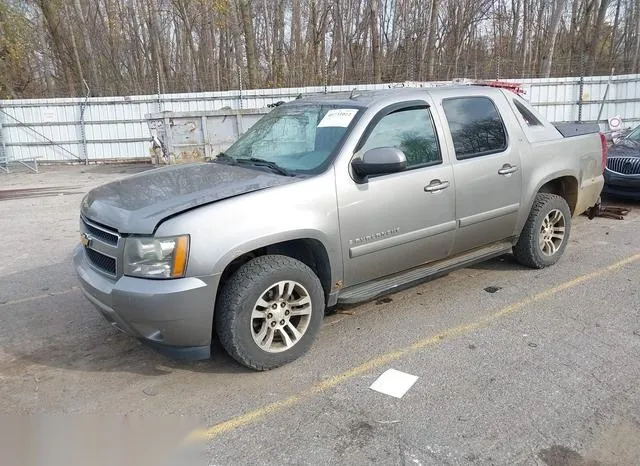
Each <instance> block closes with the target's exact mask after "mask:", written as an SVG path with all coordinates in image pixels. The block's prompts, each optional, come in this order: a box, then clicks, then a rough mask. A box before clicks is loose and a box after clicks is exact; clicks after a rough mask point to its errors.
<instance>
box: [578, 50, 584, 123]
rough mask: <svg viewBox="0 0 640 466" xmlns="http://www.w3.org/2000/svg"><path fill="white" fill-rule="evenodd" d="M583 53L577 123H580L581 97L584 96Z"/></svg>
mask: <svg viewBox="0 0 640 466" xmlns="http://www.w3.org/2000/svg"><path fill="white" fill-rule="evenodd" d="M584 66H585V64H584V53H583V54H582V56H581V57H580V86H579V89H578V92H579V94H580V95H579V96H578V122H581V121H582V96H583V94H584Z"/></svg>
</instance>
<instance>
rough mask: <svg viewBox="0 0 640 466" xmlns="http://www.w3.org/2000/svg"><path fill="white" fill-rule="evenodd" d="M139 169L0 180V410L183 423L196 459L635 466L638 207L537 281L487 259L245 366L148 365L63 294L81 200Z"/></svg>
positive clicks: (64, 170) (584, 240)
mask: <svg viewBox="0 0 640 466" xmlns="http://www.w3.org/2000/svg"><path fill="white" fill-rule="evenodd" d="M146 168H148V167H145V166H106V167H100V166H89V167H84V166H72V167H52V168H48V167H44V168H42V169H41V171H40V173H38V174H31V173H25V172H17V173H11V174H9V175H5V174H0V218H1V219H2V220H1V223H0V225H1V229H2V233H3V237H4V238H5V247H8V248H9V253H8V254H5V257H4V259H3V260H2V261H1V262H0V412H3V413H5V414H11V415H15V414H43V413H46V414H66V413H73V414H93V415H100V416H115V417H116V419H117V418H120V417H121V416H122V415H136V416H137V415H141V416H143V417H144V418H147V419H149V418H156V417H157V416H160V417H161V418H162V419H165V420H167V419H169V420H174V419H175V420H176V423H178V419H189V420H192V421H193V422H194V423H197V424H198V425H200V426H202V427H203V429H200V430H196V431H195V434H194V438H195V441H196V443H198V444H199V445H201V446H202V447H205V448H206V460H207V461H208V462H209V463H210V464H278V463H286V464H318V463H328V464H368V463H373V462H376V463H381V464H415V465H427V464H540V465H543V464H548V465H608V464H623V465H627V464H628V465H636V464H640V444H639V443H638V438H640V385H639V382H640V292H639V291H638V289H639V286H638V285H639V284H640V278H639V277H640V256H638V254H639V253H640V240H639V239H638V231H640V214H639V212H640V211H639V210H638V209H636V210H633V211H632V212H631V214H629V216H628V217H627V218H626V219H625V220H624V221H616V220H610V219H605V218H597V219H594V220H592V221H589V220H587V219H586V218H585V217H580V218H578V219H576V220H575V223H574V230H573V232H572V239H571V243H570V244H569V247H568V248H567V251H566V253H565V256H564V257H563V259H562V260H561V261H560V262H559V263H558V264H557V265H556V266H554V267H551V268H549V269H545V270H528V269H525V268H523V267H520V266H519V265H517V264H515V263H514V261H513V260H512V258H511V257H510V256H504V257H501V258H498V259H495V260H493V261H490V262H487V263H484V264H479V265H477V266H474V267H472V268H467V269H463V270H459V271H456V272H455V273H452V274H450V275H448V276H446V277H443V278H441V279H438V280H434V281H432V282H429V283H426V284H423V285H420V286H418V287H415V288H411V289H409V290H405V291H403V292H400V293H396V294H394V295H391V296H389V297H388V298H384V299H381V300H378V301H375V302H371V303H367V304H363V305H360V306H354V307H349V308H345V309H340V310H339V311H338V312H337V313H336V314H333V315H331V316H328V317H326V318H325V322H324V326H323V328H322V330H321V333H320V336H319V339H318V341H317V343H316V344H315V346H314V348H313V349H312V351H311V352H310V353H309V354H308V355H306V356H305V357H303V358H302V359H300V360H299V361H296V362H294V363H292V364H290V365H288V366H286V367H283V368H281V369H278V370H274V371H271V372H267V373H253V372H250V371H247V370H245V369H243V368H241V367H239V366H238V365H237V364H235V363H234V362H233V361H232V360H231V359H230V358H229V357H227V356H226V355H225V354H224V353H223V352H222V350H221V349H220V347H219V345H217V344H214V352H215V355H214V356H213V358H212V360H210V361H204V362H194V363H182V362H176V361H171V360H169V359H166V358H165V357H163V356H161V355H159V354H157V353H155V352H154V351H153V350H151V349H149V348H147V347H146V346H144V345H141V344H140V343H138V342H137V341H136V340H134V339H132V338H130V337H128V336H126V335H123V334H120V333H117V332H116V331H115V330H113V329H112V328H111V327H110V326H109V325H108V324H107V323H106V322H104V321H103V319H102V318H101V317H100V316H99V314H98V313H97V312H96V311H95V310H94V309H93V308H92V306H91V305H90V304H89V303H88V301H86V299H85V298H83V297H82V296H81V294H80V292H79V290H78V288H77V283H76V280H75V276H74V271H73V267H72V264H71V251H72V249H73V247H74V246H75V244H76V243H77V240H78V225H77V224H78V206H79V203H80V200H81V198H82V194H83V193H84V192H86V191H87V190H88V189H90V188H91V187H93V186H96V185H98V184H101V183H104V182H107V181H110V180H114V179H117V178H120V177H122V176H125V175H126V174H129V173H133V172H136V171H139V170H141V169H146ZM27 188H38V189H39V191H31V192H29V193H27V192H24V191H23V192H21V193H20V195H21V196H27V197H21V198H16V196H18V193H16V191H13V193H9V192H8V190H17V189H27ZM615 203H616V204H621V202H618V201H616V202H615ZM629 205H630V206H631V207H632V208H633V207H637V206H638V205H635V206H634V205H632V204H629ZM620 261H622V262H620ZM612 264H615V265H613V266H612ZM489 287H496V288H499V290H498V291H497V292H495V293H489V292H487V291H485V289H486V288H489ZM389 368H394V369H397V370H401V371H404V372H407V373H409V374H413V375H416V376H418V377H419V379H418V381H417V382H416V384H415V385H414V386H413V387H412V388H411V389H410V390H409V391H408V393H407V394H406V395H405V396H404V397H403V398H401V399H396V398H392V397H389V396H387V395H383V394H381V393H378V392H375V391H372V390H370V389H369V388H368V387H369V386H370V385H371V383H372V382H373V381H374V380H375V379H376V378H377V377H378V376H380V374H382V373H383V372H384V371H385V370H387V369H389ZM178 416H180V418H178ZM72 419H75V418H72ZM194 425H195V424H194ZM178 430H179V429H178ZM0 431H1V429H0ZM186 431H188V429H187V430H186ZM186 431H185V432H186ZM180 432H181V435H184V432H183V431H182V430H180ZM176 435H177V434H176ZM77 448H78V449H80V447H79V446H78V447H77ZM153 448H154V449H156V450H158V447H157V445H156V447H153ZM0 451H2V448H0ZM3 463H4V464H9V463H5V462H3ZM34 464H36V463H34ZM37 464H40V463H37Z"/></svg>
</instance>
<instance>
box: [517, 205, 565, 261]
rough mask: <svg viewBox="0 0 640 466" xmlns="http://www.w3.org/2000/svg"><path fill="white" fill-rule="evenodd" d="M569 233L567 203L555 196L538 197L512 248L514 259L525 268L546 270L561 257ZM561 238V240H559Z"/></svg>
mask: <svg viewBox="0 0 640 466" xmlns="http://www.w3.org/2000/svg"><path fill="white" fill-rule="evenodd" d="M554 221H555V223H554ZM570 233H571V211H570V210H569V206H568V205H567V202H566V201H565V200H564V199H563V198H562V197H560V196H557V195H555V194H548V193H538V194H537V195H536V198H535V200H534V202H533V206H532V207H531V212H530V213H529V217H528V218H527V221H526V223H525V224H524V228H523V229H522V232H521V233H520V237H519V238H518V242H517V243H516V245H515V246H514V247H513V255H514V256H515V258H516V260H517V261H518V262H519V263H520V264H522V265H525V266H527V267H531V268H534V269H542V268H544V267H548V266H550V265H553V264H555V263H556V262H558V259H560V257H561V256H562V253H563V252H564V250H565V248H566V247H567V243H568V242H569V235H570ZM561 234H562V238H559V236H560V235H561Z"/></svg>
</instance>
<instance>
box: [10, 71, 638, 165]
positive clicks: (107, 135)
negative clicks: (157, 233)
mask: <svg viewBox="0 0 640 466" xmlns="http://www.w3.org/2000/svg"><path fill="white" fill-rule="evenodd" d="M609 80H610V86H609V90H608V92H607V95H606V100H605V103H604V106H603V108H602V112H601V117H600V122H601V123H606V119H607V118H610V117H614V116H620V117H621V118H622V119H623V121H624V122H625V124H626V125H627V126H633V125H636V124H638V123H639V122H640V75H623V76H613V77H611V78H609V77H607V76H599V77H598V76H596V77H586V78H584V81H583V84H582V88H583V93H582V105H579V101H580V88H581V84H580V78H550V79H524V80H518V79H512V80H505V81H511V82H517V83H521V84H522V87H523V89H524V90H525V91H526V94H525V95H524V97H525V98H526V99H528V100H529V101H530V102H531V103H532V104H533V105H534V106H535V107H536V108H537V109H538V111H539V112H540V113H542V114H543V115H544V116H546V118H547V119H549V120H550V121H553V122H560V121H577V120H578V117H579V112H580V111H581V115H580V117H581V119H582V121H596V120H597V119H598V115H599V113H600V109H601V104H602V102H603V98H604V96H605V91H606V89H607V83H608V82H609ZM441 84H445V83H442V82H438V83H402V84H375V85H373V84H371V85H358V86H329V87H328V88H327V91H328V92H337V91H348V90H351V89H353V88H354V87H357V88H358V89H361V90H367V89H383V88H387V87H390V86H398V85H407V86H433V85H441ZM324 90H325V88H324V87H306V88H289V89H258V90H246V91H242V92H240V91H229V92H202V93H189V94H169V95H148V96H123V97H90V98H88V99H83V98H72V99H28V100H0V166H1V164H2V163H7V162H15V161H26V160H33V159H37V160H38V161H39V162H85V161H90V162H100V161H133V160H138V159H146V160H148V159H149V156H150V147H151V144H150V139H151V135H150V134H151V133H150V130H149V125H148V121H147V116H148V115H150V114H154V113H155V114H157V113H158V112H163V111H168V112H210V111H214V110H221V109H225V108H229V109H260V108H265V107H266V106H267V105H269V104H272V103H275V102H278V101H288V100H291V99H293V98H295V97H296V96H298V95H299V94H310V93H317V92H323V91H324ZM580 108H581V110H580ZM603 128H604V126H603ZM245 129H246V128H245ZM215 142H216V141H208V143H211V144H212V145H213V146H215V145H216V144H215Z"/></svg>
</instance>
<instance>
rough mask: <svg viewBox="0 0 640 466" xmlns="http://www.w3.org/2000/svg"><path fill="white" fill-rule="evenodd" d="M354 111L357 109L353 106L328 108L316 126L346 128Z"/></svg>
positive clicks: (356, 111)
mask: <svg viewBox="0 0 640 466" xmlns="http://www.w3.org/2000/svg"><path fill="white" fill-rule="evenodd" d="M356 113H358V110H357V109H355V108H335V109H333V110H329V111H328V112H327V114H326V115H325V116H324V118H323V119H322V120H321V121H320V123H318V128H325V127H333V128H336V127H340V128H346V127H347V126H349V123H351V120H353V117H354V116H355V115H356Z"/></svg>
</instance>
